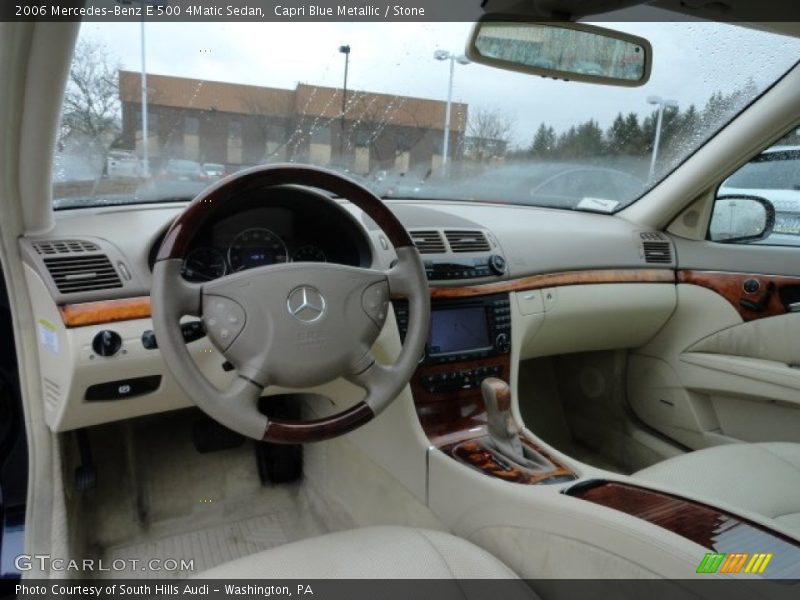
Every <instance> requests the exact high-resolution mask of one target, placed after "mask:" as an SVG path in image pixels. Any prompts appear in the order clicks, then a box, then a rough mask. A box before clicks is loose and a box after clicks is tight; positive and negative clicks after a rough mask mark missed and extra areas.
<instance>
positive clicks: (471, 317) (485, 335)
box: [428, 306, 491, 356]
mask: <svg viewBox="0 0 800 600" xmlns="http://www.w3.org/2000/svg"><path fill="white" fill-rule="evenodd" d="M490 346H491V344H490V343H489V328H488V327H487V324H486V309H485V308H484V307H483V306H473V307H469V308H446V309H442V310H434V311H432V312H431V330H430V334H429V335H428V354H429V355H430V356H437V355H440V354H451V353H453V352H465V351H468V350H478V349H480V348H488V347H490Z"/></svg>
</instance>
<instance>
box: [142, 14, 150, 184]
mask: <svg viewBox="0 0 800 600" xmlns="http://www.w3.org/2000/svg"><path fill="white" fill-rule="evenodd" d="M142 5H143V6H142V77H141V86H142V163H143V165H142V177H143V178H144V179H149V178H150V131H149V130H148V129H147V68H146V66H145V38H144V12H145V11H144V2H142Z"/></svg>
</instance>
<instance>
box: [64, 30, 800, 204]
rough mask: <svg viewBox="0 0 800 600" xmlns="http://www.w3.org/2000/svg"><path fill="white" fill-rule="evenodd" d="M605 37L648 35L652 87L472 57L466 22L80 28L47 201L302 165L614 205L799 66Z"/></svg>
mask: <svg viewBox="0 0 800 600" xmlns="http://www.w3.org/2000/svg"><path fill="white" fill-rule="evenodd" d="M603 26H606V27H612V28H615V29H619V30H622V31H626V32H629V33H633V34H636V35H640V36H643V37H646V38H647V39H649V40H650V41H651V43H652V45H653V55H654V62H653V70H652V76H651V79H650V81H649V82H648V83H647V85H645V86H643V87H639V88H618V87H609V86H602V85H594V84H588V83H577V82H564V81H555V80H550V79H544V78H540V77H535V76H530V75H524V74H520V73H512V72H507V71H501V70H498V69H494V68H491V67H487V66H481V65H477V64H471V63H469V62H468V61H467V60H466V59H465V58H464V57H463V55H462V52H463V49H464V46H465V42H466V40H467V38H468V35H469V33H470V28H471V25H470V24H469V23H375V22H373V23H299V22H296V23H192V24H175V23H147V24H145V25H140V24H138V23H89V24H84V25H83V26H82V28H81V32H80V36H79V39H78V43H77V47H76V51H75V56H74V60H73V64H72V68H71V71H70V77H69V82H68V89H67V93H66V97H65V100H64V106H63V112H62V122H61V128H60V135H59V139H58V145H57V151H56V153H55V159H54V160H55V164H54V169H53V174H54V182H53V188H54V189H53V197H54V199H55V200H54V202H55V206H56V208H70V207H80V206H91V205H107V204H121V203H134V202H156V201H173V200H175V201H178V200H187V199H190V198H192V197H193V196H195V195H196V194H197V193H198V192H199V191H200V190H202V189H203V188H204V187H205V186H207V185H209V184H211V183H213V182H214V181H216V180H218V179H219V178H221V177H225V176H226V175H228V174H230V173H235V172H236V171H239V170H242V169H245V168H248V167H251V166H254V165H260V164H270V163H279V162H297V163H310V164H315V165H320V166H325V167H329V168H332V169H335V170H338V171H340V172H342V173H345V174H347V175H349V176H351V177H352V178H354V179H356V180H357V181H359V182H361V183H362V184H364V185H367V186H368V187H370V188H372V189H373V190H374V191H375V192H376V193H378V194H379V195H380V196H382V197H384V198H436V199H452V200H476V201H496V202H505V203H518V204H528V205H539V206H552V207H557V208H566V209H574V210H592V211H601V212H614V211H616V210H619V209H621V208H623V207H624V206H626V205H628V204H629V203H631V202H633V201H635V200H636V199H637V198H639V197H641V196H642V195H643V194H644V193H645V192H646V191H647V190H648V189H650V188H651V187H652V186H653V185H655V184H656V183H657V182H658V181H659V180H660V179H661V178H663V177H664V176H665V175H666V174H667V173H669V172H670V171H671V170H672V169H674V168H675V166H677V165H678V164H679V163H680V162H681V161H682V160H684V159H685V158H686V157H687V156H688V155H689V154H691V153H692V152H693V151H694V150H695V149H696V148H697V147H699V146H700V145H701V144H702V143H703V142H704V141H705V140H706V139H708V138H709V137H710V136H711V135H713V133H714V132H716V131H717V130H719V129H720V128H721V127H722V126H723V125H724V124H725V123H727V122H728V121H729V120H730V119H732V118H733V117H734V116H735V115H736V114H737V113H738V112H739V111H740V110H741V109H742V108H743V107H744V106H746V105H747V104H748V103H749V102H751V101H752V100H753V99H754V98H755V97H757V96H758V95H759V94H760V93H762V92H763V91H764V90H765V89H766V88H767V87H769V86H770V85H771V84H772V83H774V82H775V81H776V80H777V79H778V78H779V77H781V76H782V75H783V74H784V73H785V72H786V71H787V70H788V69H789V68H791V66H792V65H793V63H795V62H796V60H797V57H798V55H800V40H796V39H792V38H786V37H781V36H778V35H775V34H771V33H766V32H763V31H755V30H749V29H745V28H742V27H737V26H735V25H725V24H717V23H685V22H684V23H669V22H649V23H631V22H627V23H617V24H608V23H604V24H603ZM142 50H144V52H143V51H142ZM143 59H144V61H143ZM145 97H146V102H144V103H143V98H145ZM448 99H449V101H448ZM143 106H145V107H146V110H142V107H143ZM448 115H449V118H448ZM656 142H657V145H656ZM771 166H772V165H770V167H771ZM742 176H744V173H742ZM754 176H756V175H754ZM769 177H771V176H769ZM733 183H734V182H732V185H733ZM747 187H749V186H747ZM759 187H761V186H760V185H759Z"/></svg>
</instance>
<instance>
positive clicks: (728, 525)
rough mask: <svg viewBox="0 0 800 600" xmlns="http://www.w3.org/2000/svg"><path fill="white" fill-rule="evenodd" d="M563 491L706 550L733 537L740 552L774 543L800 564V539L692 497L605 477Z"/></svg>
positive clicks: (763, 549) (759, 549)
mask: <svg viewBox="0 0 800 600" xmlns="http://www.w3.org/2000/svg"><path fill="white" fill-rule="evenodd" d="M565 493H566V494H567V495H568V496H572V497H574V498H580V499H582V500H586V501H588V502H593V503H594V504H599V505H601V506H605V507H607V508H613V509H614V510H618V511H621V512H624V513H626V514H628V515H631V516H634V517H637V518H639V519H643V520H645V521H648V522H649V523H653V524H654V525H657V526H659V527H662V528H664V529H666V530H668V531H671V532H673V533H676V534H678V535H680V536H681V537H684V538H686V539H689V540H691V541H693V542H696V543H697V544H699V545H701V546H703V547H704V548H707V549H709V550H713V551H718V552H719V551H721V552H729V551H730V542H731V540H733V539H736V540H738V545H740V546H741V550H742V551H757V552H766V551H771V550H767V549H772V548H775V547H776V543H777V544H779V545H780V547H782V548H788V551H789V552H792V553H794V556H793V557H791V558H792V561H793V562H794V564H798V563H800V542H797V541H796V540H793V539H792V538H789V537H787V536H784V535H782V534H780V533H777V532H775V531H771V530H770V529H768V528H767V527H764V526H762V525H759V524H756V523H753V522H751V521H748V520H747V519H744V518H742V517H738V516H736V515H733V514H731V513H728V512H726V511H724V510H721V509H718V508H714V507H713V506H709V505H707V504H702V503H700V502H696V501H694V500H689V499H686V498H681V497H680V496H674V495H672V494H667V493H665V492H660V491H657V490H652V489H648V488H643V487H639V486H636V485H631V484H629V483H621V482H615V481H604V480H596V481H590V482H586V483H579V484H577V485H574V486H573V487H571V488H570V489H568V490H567V491H566V492H565ZM724 542H727V546H726V545H724ZM737 550H738V549H737ZM785 558H787V557H783V559H785ZM783 559H782V560H783Z"/></svg>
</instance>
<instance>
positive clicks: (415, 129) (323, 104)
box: [119, 71, 467, 173]
mask: <svg viewBox="0 0 800 600" xmlns="http://www.w3.org/2000/svg"><path fill="white" fill-rule="evenodd" d="M140 81H141V80H140V74H139V73H136V72H130V71H120V72H119V90H120V100H121V103H122V125H123V133H122V136H123V139H122V145H123V146H124V147H126V148H130V149H134V150H135V151H136V152H137V154H139V155H141V153H142V152H141V151H142V144H143V136H142V120H141V91H140ZM147 88H148V130H149V133H148V136H147V143H148V151H149V155H150V157H151V160H152V162H153V165H154V166H155V165H158V164H159V163H161V162H163V161H165V160H167V159H169V158H185V159H190V160H197V161H199V162H210V163H223V164H225V165H227V166H228V167H229V168H232V169H234V168H236V167H238V166H240V165H255V164H262V163H269V162H280V161H297V162H308V163H313V164H318V165H334V166H337V165H338V166H344V167H348V168H350V169H352V170H353V171H355V172H357V173H368V172H374V171H376V170H381V169H387V170H389V169H393V170H397V171H399V172H403V173H404V172H409V171H414V172H419V173H423V172H427V171H428V170H431V169H434V170H435V169H436V168H437V167H438V166H439V165H440V164H441V161H442V146H443V135H444V121H445V103H444V102H440V101H438V100H429V99H425V98H413V97H410V96H392V95H388V94H376V93H372V92H363V91H357V90H348V91H347V97H346V100H347V101H346V110H345V112H344V115H343V114H342V90H341V89H337V88H329V87H321V86H313V85H307V84H298V85H297V87H296V88H295V89H279V88H266V87H257V86H250V85H239V84H232V83H223V82H218V81H201V80H197V79H186V78H180V77H168V76H164V75H148V76H147ZM451 111H452V112H451V119H450V141H449V145H450V149H451V150H450V152H451V153H452V152H456V153H458V152H459V149H460V148H463V146H464V143H463V142H464V137H465V135H464V134H465V129H466V123H467V105H466V104H462V103H453V104H452V108H451ZM451 158H454V157H453V156H452V154H451Z"/></svg>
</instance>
